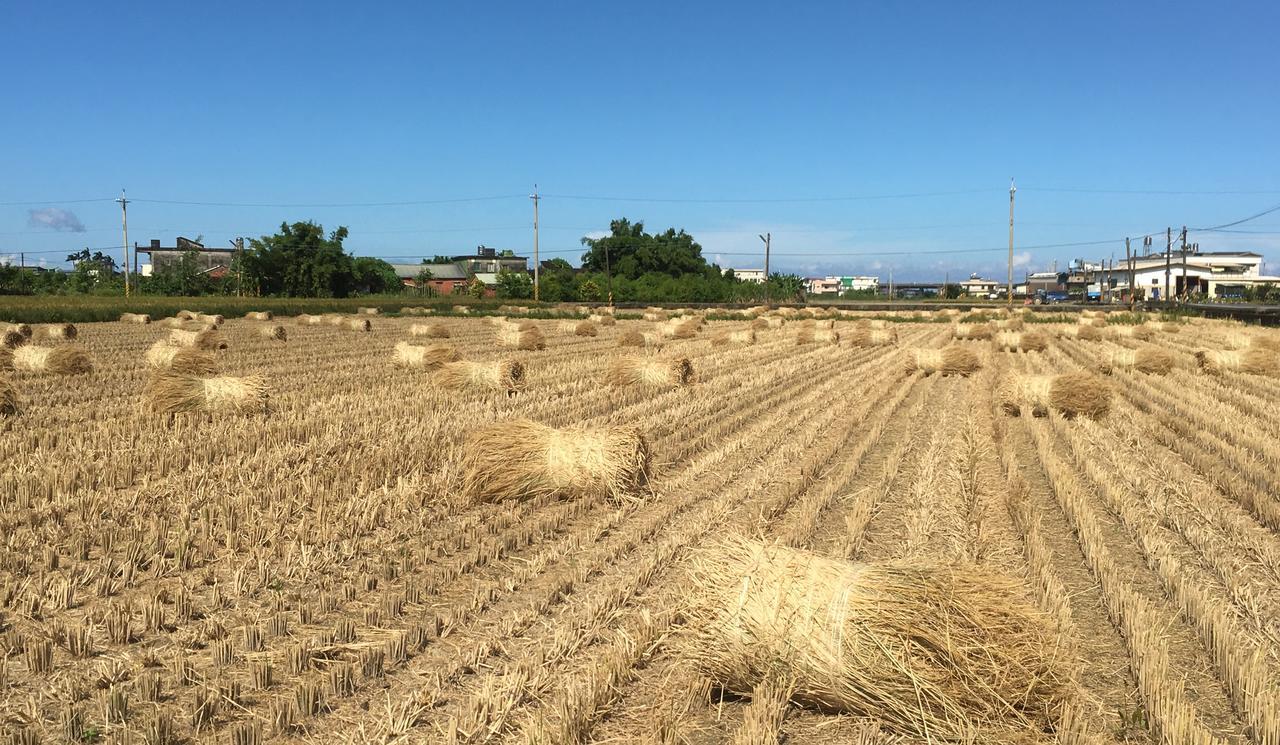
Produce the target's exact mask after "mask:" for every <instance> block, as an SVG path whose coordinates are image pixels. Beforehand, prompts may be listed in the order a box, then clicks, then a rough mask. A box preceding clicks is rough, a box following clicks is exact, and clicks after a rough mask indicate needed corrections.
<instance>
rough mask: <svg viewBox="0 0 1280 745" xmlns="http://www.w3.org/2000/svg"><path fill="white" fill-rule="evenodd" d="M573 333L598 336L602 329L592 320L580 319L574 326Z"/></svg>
mask: <svg viewBox="0 0 1280 745" xmlns="http://www.w3.org/2000/svg"><path fill="white" fill-rule="evenodd" d="M573 333H574V335H575V336H596V335H597V334H599V333H600V330H599V328H598V327H597V326H596V325H595V324H594V323H592V322H591V321H579V322H578V325H577V326H575V327H574V329H573Z"/></svg>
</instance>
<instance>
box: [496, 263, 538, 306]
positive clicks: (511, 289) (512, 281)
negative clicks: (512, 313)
mask: <svg viewBox="0 0 1280 745" xmlns="http://www.w3.org/2000/svg"><path fill="white" fill-rule="evenodd" d="M498 297H500V298H506V299H511V300H522V299H524V298H531V297H533V280H532V279H530V277H529V273H528V272H513V271H509V270H507V269H503V270H502V271H500V272H498Z"/></svg>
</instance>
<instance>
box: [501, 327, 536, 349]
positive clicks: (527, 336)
mask: <svg viewBox="0 0 1280 745" xmlns="http://www.w3.org/2000/svg"><path fill="white" fill-rule="evenodd" d="M498 343H499V344H502V345H503V346H505V347H514V348H515V349H523V350H527V351H532V350H537V349H546V348H547V340H546V339H545V338H544V337H543V336H542V331H541V330H539V329H538V327H537V326H535V325H533V323H531V322H529V321H525V322H524V323H519V324H516V323H504V324H502V325H501V326H499V327H498Z"/></svg>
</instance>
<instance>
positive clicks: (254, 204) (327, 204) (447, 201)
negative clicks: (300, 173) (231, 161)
mask: <svg viewBox="0 0 1280 745" xmlns="http://www.w3.org/2000/svg"><path fill="white" fill-rule="evenodd" d="M524 197H525V195H524V194H516V195H511V194H501V195H497V196H490V197H458V198H454V199H413V200H407V201H403V202H293V203H285V202H280V203H273V202H189V201H184V200H177V199H131V200H129V201H131V202H146V203H148V204H175V205H185V206H189V207H278V208H295V207H297V208H303V207H416V206H422V205H427V204H458V203H461V202H495V201H499V200H503V199H523V198H524Z"/></svg>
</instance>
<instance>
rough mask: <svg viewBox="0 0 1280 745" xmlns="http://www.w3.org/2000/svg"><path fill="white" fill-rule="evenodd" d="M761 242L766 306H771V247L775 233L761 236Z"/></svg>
mask: <svg viewBox="0 0 1280 745" xmlns="http://www.w3.org/2000/svg"><path fill="white" fill-rule="evenodd" d="M760 240H762V241H764V304H765V305H768V304H769V299H770V298H769V247H770V244H771V243H773V233H765V234H764V235H762V236H760Z"/></svg>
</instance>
